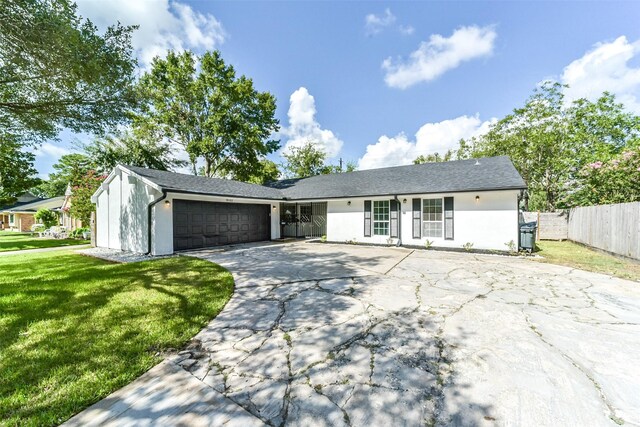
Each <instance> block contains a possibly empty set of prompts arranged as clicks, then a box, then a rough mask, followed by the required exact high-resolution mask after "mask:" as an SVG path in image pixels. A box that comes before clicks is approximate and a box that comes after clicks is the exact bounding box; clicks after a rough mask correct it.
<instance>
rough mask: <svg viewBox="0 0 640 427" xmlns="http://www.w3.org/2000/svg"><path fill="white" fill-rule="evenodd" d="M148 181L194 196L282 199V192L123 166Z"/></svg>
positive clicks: (242, 183) (249, 185)
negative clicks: (193, 194)
mask: <svg viewBox="0 0 640 427" xmlns="http://www.w3.org/2000/svg"><path fill="white" fill-rule="evenodd" d="M123 167H124V168H126V169H129V170H131V171H132V172H135V173H136V174H138V175H140V176H143V177H145V178H147V179H148V180H149V181H151V182H153V183H154V184H157V185H158V186H160V187H162V189H163V190H167V191H177V192H185V193H195V194H211V195H215V196H227V197H244V198H250V199H275V200H279V199H282V198H283V195H282V192H280V191H279V190H276V189H274V188H269V187H265V186H262V185H257V184H249V183H246V182H239V181H232V180H230V179H220V178H207V177H204V176H195V175H187V174H183V173H175V172H167V171H159V170H155V169H147V168H141V167H138V166H126V165H124V166H123Z"/></svg>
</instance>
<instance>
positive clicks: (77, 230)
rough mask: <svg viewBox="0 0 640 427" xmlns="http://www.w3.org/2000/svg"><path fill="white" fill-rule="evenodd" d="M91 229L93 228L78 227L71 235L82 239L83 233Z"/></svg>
mask: <svg viewBox="0 0 640 427" xmlns="http://www.w3.org/2000/svg"><path fill="white" fill-rule="evenodd" d="M89 231H91V230H90V229H89V228H86V227H81V228H76V229H75V230H73V231H72V232H71V237H73V238H74V239H81V238H82V233H88V232H89Z"/></svg>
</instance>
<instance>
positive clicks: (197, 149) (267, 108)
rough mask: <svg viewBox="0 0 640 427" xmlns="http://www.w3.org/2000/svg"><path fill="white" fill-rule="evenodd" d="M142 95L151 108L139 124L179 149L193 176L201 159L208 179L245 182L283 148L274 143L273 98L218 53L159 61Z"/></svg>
mask: <svg viewBox="0 0 640 427" xmlns="http://www.w3.org/2000/svg"><path fill="white" fill-rule="evenodd" d="M139 89H140V93H141V96H142V98H143V99H146V100H148V102H147V103H146V104H145V105H144V106H143V107H144V108H143V113H142V114H141V115H140V116H139V117H138V118H137V120H139V121H144V122H146V126H148V127H154V128H155V129H156V130H157V131H158V133H159V134H161V135H162V136H164V137H165V138H168V139H169V140H171V141H175V142H177V143H179V144H181V145H182V146H183V147H184V148H185V150H186V152H187V153H188V155H189V158H190V160H191V164H192V169H193V172H194V174H195V173H196V162H197V160H198V159H202V160H203V161H204V174H205V175H206V176H223V177H225V176H233V177H235V178H236V179H240V180H243V181H246V180H248V179H249V178H251V177H252V174H253V171H254V170H255V169H256V168H257V167H259V165H260V161H261V160H262V159H263V158H264V156H266V155H267V154H270V153H273V152H275V151H276V150H277V149H278V148H279V141H276V140H272V139H270V138H271V135H272V134H273V133H274V132H276V131H277V130H278V129H279V125H278V120H277V119H276V118H275V110H276V102H275V97H274V96H273V95H272V94H270V93H269V92H258V91H257V90H256V89H255V88H254V87H253V81H252V80H251V79H249V78H247V77H245V76H240V77H237V76H236V73H235V70H234V68H233V67H232V66H231V65H227V64H225V62H224V60H223V59H222V56H221V54H220V52H218V51H214V52H207V53H205V54H204V55H202V56H201V57H197V56H196V55H194V54H193V53H191V52H183V53H175V52H169V53H168V55H167V57H166V59H161V58H156V59H155V60H154V61H153V64H152V69H151V71H150V72H148V73H146V74H145V75H144V76H143V77H142V78H141V80H140V88H139Z"/></svg>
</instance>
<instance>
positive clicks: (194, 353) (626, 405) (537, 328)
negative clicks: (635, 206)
mask: <svg viewBox="0 0 640 427" xmlns="http://www.w3.org/2000/svg"><path fill="white" fill-rule="evenodd" d="M189 255H191V256H196V257H200V258H204V259H208V260H211V261H213V262H216V263H218V264H220V265H223V266H225V267H226V268H228V269H229V270H230V271H231V272H232V273H233V274H234V277H235V279H236V290H235V294H234V296H233V297H232V299H231V301H230V302H229V303H228V305H227V306H226V307H225V309H224V311H223V312H222V313H221V314H220V315H219V316H218V317H217V318H216V319H215V320H213V321H212V322H211V323H210V324H209V325H208V326H207V327H206V328H205V329H204V330H203V331H201V332H200V333H199V334H198V335H197V336H196V337H195V339H194V341H193V343H192V345H191V346H190V348H189V350H188V351H184V352H181V354H179V355H177V356H174V357H172V358H171V359H169V360H167V361H165V362H163V364H162V365H159V367H156V368H154V369H155V370H156V371H155V372H152V371H153V370H152V371H150V372H149V373H148V374H145V375H146V378H141V379H139V380H137V381H136V382H134V383H132V384H130V385H129V386H127V388H126V389H123V391H120V392H116V393H115V394H114V396H112V397H111V398H108V399H105V401H103V402H100V403H98V404H97V405H95V407H92V408H90V409H89V410H87V411H85V412H83V413H82V414H80V415H79V416H77V417H75V418H73V419H72V420H71V422H70V424H91V423H100V424H105V423H107V424H108V423H109V422H111V423H112V424H117V425H124V424H137V425H140V424H145V423H146V424H152V423H156V422H159V423H164V424H180V423H185V424H218V425H219V424H223V423H227V422H231V423H235V424H238V425H250V424H262V423H266V424H269V425H275V426H277V425H283V424H286V425H301V426H308V425H316V426H325V425H326V426H329V425H331V426H333V425H353V426H367V425H425V424H426V425H529V426H540V425H567V426H573V425H576V426H577V425H579V426H587V425H616V423H617V424H622V423H624V424H625V425H640V284H638V283H635V282H630V281H625V280H621V279H616V278H611V277H608V276H604V275H599V274H595V273H587V272H584V271H579V270H573V269H570V268H567V267H560V266H554V265H549V264H540V263H536V262H534V261H531V260H525V259H519V258H511V257H501V256H490V255H474V254H466V253H452V252H436V251H424V250H417V251H411V250H408V249H401V248H375V247H361V246H357V247H356V246H346V245H330V244H315V243H293V244H286V245H273V246H256V247H248V248H245V249H236V250H229V251H200V252H193V253H190V254H189ZM170 378H171V379H170ZM154 381H155V382H154ZM136 383H137V384H136ZM158 384H164V385H163V386H160V385H158ZM154 387H155V388H154ZM167 388H168V389H175V390H178V391H175V392H174V391H171V392H168V391H167ZM154 390H155V391H154ZM158 390H162V393H160V392H159V391H158ZM179 390H191V393H192V394H193V393H195V392H194V391H193V390H197V393H196V394H195V395H192V396H190V397H188V398H187V397H180V396H181V395H182V394H184V393H186V391H183V392H180V391H179ZM154 393H155V394H154ZM158 394H160V396H157V395H158ZM109 399H111V400H109ZM145 399H146V400H145ZM136 405H137V406H136ZM163 417H164V418H163Z"/></svg>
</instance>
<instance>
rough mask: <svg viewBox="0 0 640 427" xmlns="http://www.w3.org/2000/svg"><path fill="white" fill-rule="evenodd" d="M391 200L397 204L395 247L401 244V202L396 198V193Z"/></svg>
mask: <svg viewBox="0 0 640 427" xmlns="http://www.w3.org/2000/svg"><path fill="white" fill-rule="evenodd" d="M393 200H395V201H396V203H397V204H398V242H397V243H396V246H397V247H400V246H402V202H401V201H400V199H398V195H397V194H396V195H394V196H393Z"/></svg>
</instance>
